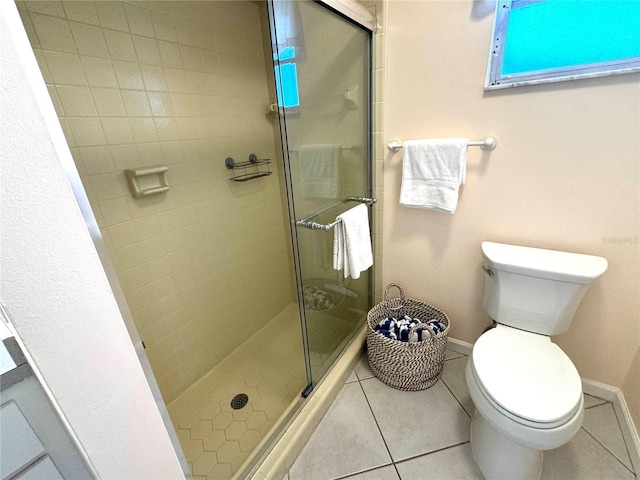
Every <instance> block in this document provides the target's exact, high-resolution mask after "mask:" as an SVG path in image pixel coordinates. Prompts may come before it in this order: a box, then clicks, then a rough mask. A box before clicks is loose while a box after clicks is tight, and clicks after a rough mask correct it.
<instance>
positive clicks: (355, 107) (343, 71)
mask: <svg viewBox="0 0 640 480" xmlns="http://www.w3.org/2000/svg"><path fill="white" fill-rule="evenodd" d="M273 12H274V17H275V20H274V19H272V22H273V23H275V34H272V43H273V44H274V45H273V48H274V61H275V74H276V77H279V78H277V81H276V84H277V89H278V104H279V111H280V114H281V120H284V121H282V122H281V124H282V127H283V128H282V129H283V132H284V138H283V143H284V147H285V148H284V150H285V151H286V156H287V158H288V163H287V166H288V168H289V172H290V177H291V184H292V185H291V190H292V195H291V196H290V201H292V202H293V205H292V210H293V214H294V216H295V221H296V222H297V224H298V226H297V228H296V232H295V234H296V235H295V236H296V237H297V238H296V242H297V252H298V254H299V271H300V272H299V273H300V275H299V276H300V277H301V278H300V280H301V282H302V292H301V297H302V300H303V302H302V303H303V305H304V307H303V309H302V310H303V316H304V319H305V322H306V323H305V326H304V327H305V328H304V329H303V330H304V331H305V332H306V340H307V344H308V347H309V357H310V363H311V376H312V379H311V380H312V383H313V384H315V383H316V382H317V381H318V379H319V378H320V377H321V376H322V375H323V374H324V372H325V371H326V370H327V368H328V367H329V366H330V365H331V363H332V361H333V360H334V359H335V358H336V356H337V355H338V354H339V353H340V351H341V350H342V348H343V347H344V346H345V345H346V343H347V342H348V341H349V339H350V338H351V337H352V336H353V334H354V333H355V331H357V329H358V328H359V327H360V326H361V325H362V322H363V319H364V317H365V316H366V312H367V311H368V309H369V308H370V305H371V295H370V285H371V269H368V270H366V271H364V272H362V273H361V275H360V276H359V278H357V279H354V278H352V277H349V278H344V275H343V271H337V270H335V269H334V267H333V255H334V253H333V241H334V228H328V229H327V231H325V230H321V229H320V230H318V229H310V228H305V227H304V226H301V225H299V224H300V222H301V221H304V220H310V221H314V222H317V223H320V224H331V223H332V222H334V221H335V220H336V216H337V215H339V214H341V213H343V212H345V211H346V210H348V209H350V208H352V207H354V206H356V205H358V202H357V201H353V200H351V201H349V200H347V199H348V198H349V197H369V198H370V197H371V172H370V170H369V161H368V158H369V149H370V147H369V144H370V142H369V131H370V129H369V125H370V121H369V116H370V110H369V104H370V88H369V85H370V78H369V67H370V33H369V32H368V31H365V30H363V29H362V28H360V27H358V26H356V25H354V24H352V23H351V22H349V21H348V20H345V19H344V18H342V17H341V16H339V15H337V14H335V13H333V12H331V11H330V10H328V9H327V8H325V7H323V6H322V5H319V4H317V3H314V2H310V1H303V2H298V1H296V2H289V1H280V0H276V1H274V4H273ZM273 23H272V28H273V27H274V24H273ZM368 210H369V218H372V215H371V213H372V212H371V209H370V208H369V209H368Z"/></svg>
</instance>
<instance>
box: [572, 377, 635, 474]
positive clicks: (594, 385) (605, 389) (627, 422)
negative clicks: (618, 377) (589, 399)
mask: <svg viewBox="0 0 640 480" xmlns="http://www.w3.org/2000/svg"><path fill="white" fill-rule="evenodd" d="M582 391H583V392H584V393H586V394H588V395H593V396H594V397H598V398H602V399H603V400H607V401H609V402H611V403H612V405H613V410H614V411H615V413H616V416H617V417H618V421H619V423H620V430H621V431H622V436H623V438H624V443H625V444H626V445H627V451H628V452H629V457H631V464H632V465H633V470H634V472H635V473H636V475H638V474H640V436H639V435H638V430H637V429H636V426H635V424H634V423H633V418H632V417H631V412H630V411H629V407H628V406H627V402H626V400H625V399H624V395H623V394H622V390H620V389H619V388H617V387H612V386H611V385H607V384H605V383H600V382H596V381H595V380H589V379H588V378H583V379H582Z"/></svg>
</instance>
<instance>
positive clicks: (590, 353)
mask: <svg viewBox="0 0 640 480" xmlns="http://www.w3.org/2000/svg"><path fill="white" fill-rule="evenodd" d="M387 5H388V21H387V25H386V33H385V35H386V40H387V52H386V54H387V59H386V60H387V61H386V67H387V69H386V98H385V105H386V119H385V120H386V125H385V127H386V128H385V134H386V139H387V141H389V140H390V139H391V138H393V137H399V138H401V139H403V140H408V139H417V138H429V137H432V138H433V137H436V138H437V137H459V136H462V137H469V138H470V139H472V140H479V139H481V138H482V137H483V136H485V135H489V134H492V135H495V136H496V137H497V139H498V146H497V148H496V149H495V150H494V151H492V152H483V151H482V150H481V149H479V148H477V147H474V148H469V154H468V172H467V183H466V185H465V186H464V187H463V188H462V191H461V194H460V202H459V204H458V210H457V211H456V213H455V215H449V214H446V213H439V212H433V211H427V210H420V209H409V208H405V207H401V206H399V205H398V197H399V191H400V175H401V155H400V154H397V155H393V156H392V155H388V156H387V157H386V159H385V162H384V184H385V210H384V257H383V264H384V271H383V280H384V281H383V284H386V283H388V282H390V281H397V282H399V283H400V284H401V285H403V287H405V291H406V292H407V295H408V296H414V297H417V298H424V299H427V300H428V301H431V302H433V303H434V304H435V305H436V306H438V307H441V308H442V309H443V310H445V311H446V312H447V313H448V314H449V316H450V318H451V322H452V330H451V336H452V337H454V338H458V339H461V340H464V341H467V342H474V341H475V340H476V339H477V338H478V336H479V335H480V334H481V332H482V330H483V329H484V328H485V327H486V326H488V325H489V323H490V319H489V318H488V316H487V315H486V314H485V313H484V312H483V310H482V292H483V281H484V279H483V275H484V274H483V273H482V270H481V269H480V265H481V255H480V243H481V242H482V241H483V240H492V241H497V242H505V243H514V244H522V245H530V246H536V247H543V248H552V249H557V250H566V251H573V252H579V253H587V254H594V255H600V256H603V257H605V258H606V259H607V260H608V262H609V269H608V271H607V272H606V273H605V274H604V275H603V276H602V278H600V279H599V280H597V281H596V282H595V283H594V284H593V285H592V286H591V288H590V289H589V291H588V292H587V294H586V296H585V298H584V300H583V302H582V304H581V306H580V308H579V309H578V311H577V312H576V315H575V318H574V321H573V324H572V327H571V329H570V330H569V331H568V332H567V333H566V334H563V335H561V336H559V337H557V338H555V339H554V340H555V341H556V342H557V343H558V344H559V345H560V346H561V347H562V349H563V350H564V351H565V352H566V353H567V354H568V355H569V356H570V358H571V359H572V360H573V362H574V363H575V365H576V367H577V368H578V371H579V372H580V374H581V375H582V376H583V377H586V378H589V379H593V380H597V381H600V382H603V383H606V384H609V385H613V386H616V387H622V386H623V384H626V385H628V387H624V388H625V393H626V395H625V396H626V397H627V401H628V402H629V403H632V402H633V403H634V404H635V407H634V408H635V411H636V412H637V411H638V405H637V404H638V402H640V399H638V398H637V396H636V397H635V398H632V397H634V396H633V395H631V393H632V392H634V391H637V390H634V389H631V386H630V382H626V383H625V382H624V380H625V377H626V376H627V372H637V368H634V369H632V368H631V366H632V362H633V359H634V356H635V355H636V351H637V348H638V345H639V344H640V314H639V310H640V306H639V298H638V291H639V290H640V274H639V273H640V272H639V269H640V258H639V244H638V232H639V229H640V208H639V205H640V183H639V175H638V173H639V170H638V168H639V167H638V165H639V159H640V75H639V74H637V73H636V74H627V75H620V76H609V77H602V78H597V79H591V80H579V81H572V82H563V83H557V84H546V85H537V86H531V87H519V88H513V89H508V90H503V91H497V92H484V90H483V85H484V77H485V71H486V63H487V56H488V53H489V52H488V48H489V43H490V38H491V28H492V23H493V5H494V2H477V1H470V0H465V1H420V2H415V1H391V2H388V4H387ZM637 382H638V379H637V377H636V378H635V381H634V383H635V384H636V385H637ZM627 392H628V393H627ZM636 421H638V419H637V418H636Z"/></svg>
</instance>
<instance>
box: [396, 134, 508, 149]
mask: <svg viewBox="0 0 640 480" xmlns="http://www.w3.org/2000/svg"><path fill="white" fill-rule="evenodd" d="M497 144H498V141H497V140H496V137H485V138H483V139H482V140H480V141H479V142H469V143H468V145H469V146H470V147H481V148H482V149H483V150H493V149H494V148H496V145H497ZM387 148H388V149H389V150H391V151H392V152H394V153H395V152H398V151H399V150H400V149H401V148H402V142H401V141H400V140H398V139H397V138H394V139H393V140H391V142H389V144H388V145H387Z"/></svg>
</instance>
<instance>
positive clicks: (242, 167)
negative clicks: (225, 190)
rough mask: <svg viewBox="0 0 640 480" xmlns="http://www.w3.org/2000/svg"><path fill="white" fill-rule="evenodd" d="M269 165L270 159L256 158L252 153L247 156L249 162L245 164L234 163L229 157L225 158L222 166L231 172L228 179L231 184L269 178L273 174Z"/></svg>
mask: <svg viewBox="0 0 640 480" xmlns="http://www.w3.org/2000/svg"><path fill="white" fill-rule="evenodd" d="M270 164H271V159H270V158H258V157H257V156H256V155H255V154H254V153H252V154H251V155H249V160H248V161H246V162H240V163H236V162H235V160H234V159H233V158H231V157H227V158H226V159H225V161H224V165H225V166H226V167H227V168H228V169H229V170H232V171H233V177H231V178H230V179H229V180H231V181H232V182H246V181H247V180H253V179H254V178H260V177H266V176H269V175H271V174H272V173H273V172H272V171H271V169H270V168H269V165H270Z"/></svg>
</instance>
